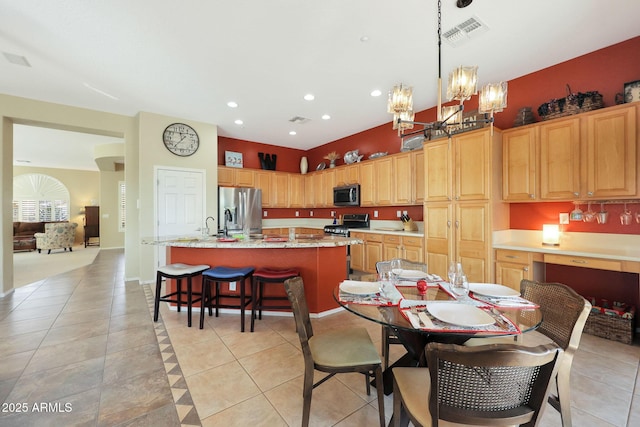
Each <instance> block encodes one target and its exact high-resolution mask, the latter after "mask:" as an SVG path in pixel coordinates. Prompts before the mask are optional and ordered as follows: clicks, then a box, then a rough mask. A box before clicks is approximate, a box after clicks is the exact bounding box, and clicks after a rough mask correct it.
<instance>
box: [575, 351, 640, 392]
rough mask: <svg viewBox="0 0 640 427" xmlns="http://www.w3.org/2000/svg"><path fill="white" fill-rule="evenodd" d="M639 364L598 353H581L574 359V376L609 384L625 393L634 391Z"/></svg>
mask: <svg viewBox="0 0 640 427" xmlns="http://www.w3.org/2000/svg"><path fill="white" fill-rule="evenodd" d="M627 360H628V358H627ZM637 373H638V363H637V362H636V363H635V364H631V363H627V362H620V361H618V360H616V359H613V358H611V357H608V356H605V355H600V354H597V353H592V352H587V351H581V352H578V353H577V354H576V355H575V356H574V358H573V365H572V374H580V375H584V376H586V377H589V378H591V379H593V380H595V381H599V382H603V383H609V384H611V385H612V386H615V387H618V388H620V389H621V390H623V391H630V390H632V389H633V386H634V381H635V378H636V374H637Z"/></svg>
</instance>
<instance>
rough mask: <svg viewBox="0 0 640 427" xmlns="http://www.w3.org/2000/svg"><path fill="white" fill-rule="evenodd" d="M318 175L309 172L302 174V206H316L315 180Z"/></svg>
mask: <svg viewBox="0 0 640 427" xmlns="http://www.w3.org/2000/svg"><path fill="white" fill-rule="evenodd" d="M319 176H320V175H318V174H309V175H304V207H305V208H315V207H316V197H315V192H316V181H317V180H318V179H320V178H319Z"/></svg>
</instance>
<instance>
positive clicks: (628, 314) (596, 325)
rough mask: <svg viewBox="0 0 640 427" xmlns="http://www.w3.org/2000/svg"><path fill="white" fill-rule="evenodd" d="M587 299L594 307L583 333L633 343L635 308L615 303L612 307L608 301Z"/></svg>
mask: <svg viewBox="0 0 640 427" xmlns="http://www.w3.org/2000/svg"><path fill="white" fill-rule="evenodd" d="M587 299H588V300H589V301H591V304H592V307H591V313H589V317H588V318H587V322H586V323H585V325H584V330H583V332H585V333H587V334H590V335H595V336H597V337H601V338H606V339H608V340H612V341H619V342H622V343H625V344H631V343H632V342H633V332H634V329H635V327H634V321H635V311H636V310H635V307H634V306H630V305H627V304H625V303H620V302H615V301H614V302H613V305H612V306H610V304H609V302H608V301H607V300H603V299H601V300H596V299H595V298H587Z"/></svg>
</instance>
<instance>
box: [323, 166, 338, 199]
mask: <svg viewBox="0 0 640 427" xmlns="http://www.w3.org/2000/svg"><path fill="white" fill-rule="evenodd" d="M321 175H322V200H321V203H322V206H325V207H332V206H333V187H335V186H336V173H335V171H334V170H327V171H323V172H322V174H321Z"/></svg>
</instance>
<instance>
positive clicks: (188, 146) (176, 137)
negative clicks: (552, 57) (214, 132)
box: [162, 123, 200, 157]
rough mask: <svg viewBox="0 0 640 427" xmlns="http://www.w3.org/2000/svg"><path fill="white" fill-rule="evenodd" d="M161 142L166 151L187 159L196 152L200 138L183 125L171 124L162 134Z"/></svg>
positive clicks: (190, 128) (192, 130)
mask: <svg viewBox="0 0 640 427" xmlns="http://www.w3.org/2000/svg"><path fill="white" fill-rule="evenodd" d="M162 141H163V142H164V146H165V147H167V150H169V151H171V152H172V153H173V154H175V155H176V156H182V157H187V156H190V155H192V154H193V153H195V152H196V151H197V150H198V147H199V146H200V138H199V137H198V134H197V133H196V131H195V130H194V129H193V128H192V127H191V126H189V125H185V124H184V123H173V124H170V125H169V126H167V128H166V129H165V130H164V132H163V133H162Z"/></svg>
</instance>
